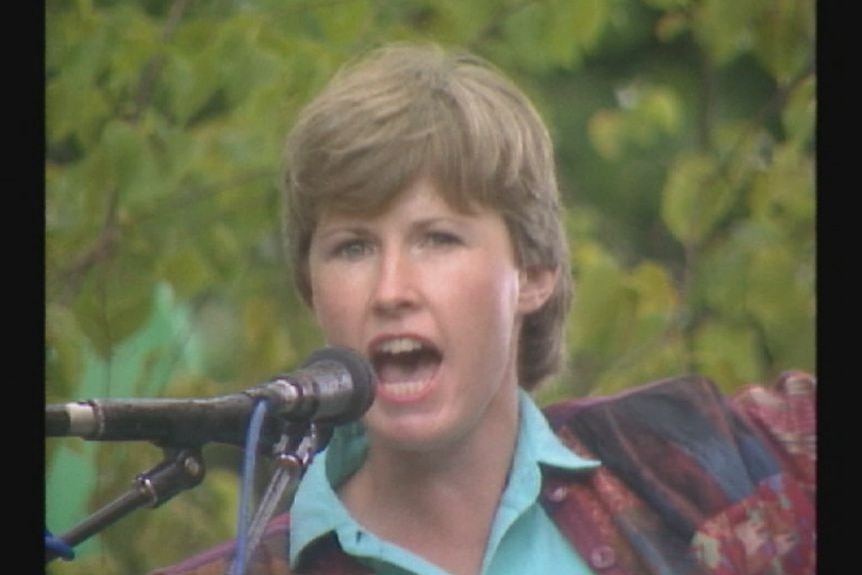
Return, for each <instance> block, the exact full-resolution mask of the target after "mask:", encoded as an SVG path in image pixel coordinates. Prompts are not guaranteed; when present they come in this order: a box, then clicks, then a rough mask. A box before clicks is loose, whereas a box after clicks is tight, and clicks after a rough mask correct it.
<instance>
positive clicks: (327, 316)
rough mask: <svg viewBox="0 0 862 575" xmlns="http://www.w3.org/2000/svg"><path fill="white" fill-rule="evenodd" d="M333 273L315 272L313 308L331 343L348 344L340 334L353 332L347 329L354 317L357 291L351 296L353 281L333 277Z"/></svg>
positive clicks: (312, 275) (312, 276)
mask: <svg viewBox="0 0 862 575" xmlns="http://www.w3.org/2000/svg"><path fill="white" fill-rule="evenodd" d="M331 275H332V274H327V273H315V272H314V271H312V273H311V275H310V277H311V308H312V310H313V312H314V317H315V318H316V319H317V323H318V325H319V326H320V328H321V329H322V330H323V333H324V335H325V336H326V339H327V341H328V342H329V343H333V344H339V343H342V344H348V343H349V342H345V341H341V340H340V337H339V335H338V334H344V333H351V332H352V331H353V330H349V329H346V326H347V325H348V324H349V323H350V321H351V317H352V313H351V312H352V308H353V303H354V302H355V301H356V297H355V295H356V294H355V293H354V294H353V297H351V295H350V293H348V292H349V291H350V290H349V289H348V287H347V286H349V285H351V284H352V282H350V281H345V280H344V278H341V279H338V278H333V277H331Z"/></svg>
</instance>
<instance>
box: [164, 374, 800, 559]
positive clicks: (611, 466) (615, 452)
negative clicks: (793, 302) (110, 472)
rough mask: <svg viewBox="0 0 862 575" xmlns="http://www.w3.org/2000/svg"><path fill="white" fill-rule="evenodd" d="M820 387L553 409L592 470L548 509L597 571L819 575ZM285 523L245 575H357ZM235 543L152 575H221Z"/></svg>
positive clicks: (709, 388) (558, 479) (678, 382)
mask: <svg viewBox="0 0 862 575" xmlns="http://www.w3.org/2000/svg"><path fill="white" fill-rule="evenodd" d="M815 395H816V384H815V380H814V378H813V377H811V376H810V375H808V374H806V373H801V372H797V371H791V372H786V373H783V374H782V375H781V376H780V377H779V378H778V379H777V381H776V382H774V383H773V384H772V385H770V386H763V385H750V386H747V387H744V388H742V389H740V390H738V391H737V392H735V393H734V394H733V395H732V396H724V395H722V394H721V393H720V392H719V391H718V389H717V388H716V386H715V385H714V384H713V383H712V382H711V381H710V380H708V379H704V378H700V377H681V378H674V379H667V380H662V381H657V382H654V383H649V384H646V385H643V386H640V387H637V388H634V389H630V390H626V391H624V392H621V393H618V394H615V395H610V396H604V397H600V398H582V399H573V400H567V401H563V402H560V403H556V404H553V405H551V406H548V407H546V408H545V409H544V411H545V414H546V416H547V418H548V420H549V421H550V423H551V427H552V428H553V429H554V430H555V432H556V433H557V434H558V435H559V436H560V437H561V438H562V440H563V441H564V442H565V443H566V444H567V445H568V446H570V447H571V449H573V450H574V451H576V452H578V453H579V454H581V455H584V456H592V457H595V458H598V459H600V460H601V461H602V464H603V465H602V466H601V467H600V468H599V469H598V470H596V471H595V472H593V473H591V474H587V475H586V476H584V475H572V476H566V475H564V474H561V473H559V472H557V473H553V472H546V473H545V476H544V484H543V488H542V493H541V496H540V497H541V502H542V504H543V506H544V507H545V509H546V510H547V512H548V514H549V516H550V517H551V518H552V519H553V521H554V522H555V523H556V524H557V526H558V527H559V529H560V531H561V532H562V533H563V535H564V536H565V537H566V538H568V539H569V541H571V543H572V545H573V546H574V547H575V549H577V550H578V552H579V553H580V554H581V557H583V558H584V559H585V560H586V561H587V563H588V564H589V565H590V566H591V568H592V569H593V571H594V572H595V573H596V574H597V575H641V574H643V575H647V574H649V575H678V574H709V575H813V574H814V573H815V571H816V568H815V567H816V555H815V547H816V528H815V518H816V517H815V513H816V509H815V488H816V482H815V480H816V473H815V471H816V469H815V468H816V443H815V441H816V434H815V428H816V409H815ZM288 523H289V522H288V514H287V513H285V514H282V515H279V516H277V517H275V518H274V519H273V520H272V522H271V523H270V525H269V527H268V530H267V532H266V535H265V536H264V538H263V540H262V542H261V544H260V546H259V547H258V549H257V551H256V553H255V555H254V558H253V560H252V562H251V563H250V565H249V567H248V571H247V573H248V575H291V574H293V573H296V574H297V575H300V574H302V575H348V574H350V575H359V574H370V573H371V571H370V570H369V569H368V568H367V567H364V566H362V565H361V564H359V563H358V562H357V561H356V560H355V559H353V558H352V557H350V556H348V555H347V554H345V553H343V552H342V551H341V549H340V547H339V545H338V542H337V541H336V539H335V536H334V535H332V536H330V537H324V538H322V539H320V540H318V541H316V542H315V543H314V544H313V545H311V546H310V547H309V548H307V549H306V550H305V551H304V552H303V555H302V558H301V564H300V566H299V568H298V569H297V570H296V571H291V569H290V568H289V567H288V563H287V549H288V545H289V538H290V535H289V531H288ZM232 551H233V545H232V543H231V542H226V543H224V544H222V545H219V546H217V547H214V548H212V549H210V550H208V551H205V552H203V553H200V554H198V555H195V556H193V557H191V558H189V559H187V560H185V561H183V562H181V563H178V564H176V565H174V566H172V567H168V568H165V569H160V570H157V571H155V572H153V573H152V574H151V575H181V574H182V575H223V574H224V573H225V572H226V567H227V566H228V565H229V563H230V558H231V553H232Z"/></svg>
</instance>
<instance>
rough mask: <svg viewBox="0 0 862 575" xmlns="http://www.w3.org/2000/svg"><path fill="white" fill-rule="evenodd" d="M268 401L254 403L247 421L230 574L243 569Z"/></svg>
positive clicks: (236, 574)
mask: <svg viewBox="0 0 862 575" xmlns="http://www.w3.org/2000/svg"><path fill="white" fill-rule="evenodd" d="M267 407H268V403H267V401H266V400H265V399H263V400H261V401H259V402H258V403H257V405H255V408H254V413H253V414H252V417H251V422H250V423H249V429H248V435H247V436H246V445H245V455H244V458H243V472H242V488H241V492H240V500H239V512H238V514H237V536H236V553H235V555H234V560H233V568H232V570H231V575H242V573H243V572H244V571H245V556H246V545H247V542H248V530H249V524H250V522H251V518H250V516H249V511H248V509H249V505H250V503H251V499H252V495H253V491H254V470H255V465H256V461H257V459H256V457H257V444H258V440H259V439H260V430H261V427H263V420H264V415H265V414H266V409H267Z"/></svg>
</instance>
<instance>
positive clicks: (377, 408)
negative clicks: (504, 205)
mask: <svg viewBox="0 0 862 575" xmlns="http://www.w3.org/2000/svg"><path fill="white" fill-rule="evenodd" d="M309 271H310V277H311V288H312V294H313V295H312V306H313V309H314V312H315V315H316V317H317V320H318V322H319V323H320V326H321V328H322V329H323V332H324V334H325V336H326V338H327V341H328V342H329V343H331V344H337V345H346V346H349V347H352V348H354V349H357V350H358V351H360V352H362V353H363V354H365V355H366V356H367V357H368V358H370V360H371V362H372V364H373V366H374V369H375V372H376V375H377V379H378V383H377V395H376V399H375V401H374V403H373V405H372V407H371V408H370V409H369V411H368V412H367V414H366V415H365V419H364V421H365V424H366V427H367V429H368V433H369V435H370V437H371V438H372V440H376V441H378V442H384V443H386V444H389V445H391V446H392V447H396V448H400V449H410V450H423V449H435V448H442V447H446V446H447V445H451V444H452V443H453V442H458V441H461V440H463V439H464V438H465V437H466V436H468V435H469V434H471V433H472V432H474V431H475V430H476V429H478V428H479V427H480V426H483V425H494V424H495V423H500V421H499V420H500V418H513V414H512V413H511V410H512V409H516V402H515V401H514V394H515V390H516V388H517V369H516V361H517V337H518V332H519V328H520V320H521V317H522V315H523V314H525V313H528V312H530V311H533V310H534V309H536V308H538V307H539V306H540V305H541V304H542V303H543V302H544V299H545V298H546V296H543V295H538V296H537V294H541V293H543V292H542V289H545V290H547V289H548V287H549V286H552V277H553V276H552V274H538V275H535V274H533V275H534V276H535V277H531V274H526V273H524V272H523V271H522V270H519V268H518V267H517V265H516V263H515V258H514V253H513V249H512V244H511V240H510V238H509V233H508V230H507V228H506V225H505V224H504V222H503V219H502V217H501V216H500V215H499V214H498V213H496V212H494V211H493V210H487V209H483V210H480V211H479V212H476V213H471V214H464V213H461V212H459V211H456V210H454V209H453V208H451V207H450V206H449V205H448V204H447V203H446V202H445V200H444V199H443V197H442V196H441V195H440V194H439V193H438V191H437V189H436V187H435V185H434V184H433V183H432V182H431V181H430V180H427V179H420V180H417V181H416V182H415V183H413V184H412V185H410V186H408V187H407V188H405V189H404V190H403V191H402V193H401V194H400V195H399V196H398V197H397V198H396V200H395V201H394V203H393V204H392V205H391V206H390V207H389V208H388V209H387V210H386V211H385V212H383V213H382V214H379V215H376V216H372V217H366V216H358V215H355V214H346V213H339V212H332V211H330V212H324V214H323V215H322V217H321V219H320V222H319V224H318V226H317V228H316V229H315V232H314V234H313V235H312V240H311V247H310V252H309ZM548 275H551V277H546V276H548ZM545 284H547V285H545ZM495 418H496V421H495ZM507 421H512V419H507Z"/></svg>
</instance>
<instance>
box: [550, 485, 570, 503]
mask: <svg viewBox="0 0 862 575" xmlns="http://www.w3.org/2000/svg"><path fill="white" fill-rule="evenodd" d="M568 494H569V488H568V487H566V486H565V485H560V486H559V487H555V488H554V489H552V490H551V492H550V493H548V499H549V500H550V501H553V502H554V503H559V502H560V501H562V500H564V499H565V498H566V495H568Z"/></svg>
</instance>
